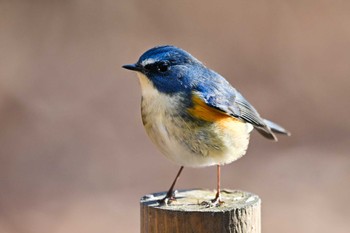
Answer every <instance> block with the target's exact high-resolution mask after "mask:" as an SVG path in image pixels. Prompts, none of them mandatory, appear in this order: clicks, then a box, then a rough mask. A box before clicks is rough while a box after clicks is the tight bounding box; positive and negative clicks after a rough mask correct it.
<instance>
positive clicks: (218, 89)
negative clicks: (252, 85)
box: [122, 45, 290, 206]
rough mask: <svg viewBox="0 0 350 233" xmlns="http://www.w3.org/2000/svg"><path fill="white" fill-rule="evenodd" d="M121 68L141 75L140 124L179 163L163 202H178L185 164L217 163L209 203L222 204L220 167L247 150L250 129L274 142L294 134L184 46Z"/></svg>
mask: <svg viewBox="0 0 350 233" xmlns="http://www.w3.org/2000/svg"><path fill="white" fill-rule="evenodd" d="M122 67H123V68H125V69H128V70H131V71H136V73H137V76H138V79H139V83H140V86H141V96H142V97H141V116H142V122H143V125H144V128H145V130H146V132H147V134H148V136H149V138H150V139H151V141H152V142H153V143H154V144H155V145H156V146H157V148H158V149H159V150H160V152H161V153H162V154H163V155H165V157H167V158H168V159H169V160H171V161H172V162H174V163H175V164H178V165H180V169H179V171H178V173H177V174H176V177H175V179H174V181H173V183H172V184H171V186H170V188H169V190H168V192H167V193H166V195H165V197H164V198H163V199H162V200H160V203H161V204H170V203H171V202H172V201H174V200H176V197H175V192H174V187H175V184H176V182H177V180H178V178H179V177H180V174H181V172H182V170H183V168H184V167H196V168H197V167H206V166H216V167H217V184H216V195H215V197H214V198H213V199H212V200H210V202H208V203H210V204H211V205H213V206H219V205H221V204H222V203H224V202H223V200H222V198H221V194H220V192H221V185H220V179H221V178H220V177H221V169H220V168H221V166H222V165H225V164H229V163H231V162H233V161H235V160H237V159H239V158H241V157H242V156H243V155H244V154H245V153H246V151H247V148H248V144H249V138H250V133H251V132H252V130H253V129H256V130H257V131H258V132H259V133H260V134H261V135H262V136H264V137H265V138H267V139H270V140H273V141H277V137H276V134H282V135H288V136H289V135H290V132H289V131H287V130H286V129H284V128H283V127H282V126H280V125H278V124H276V123H274V122H272V121H270V120H267V119H264V118H262V117H261V116H260V114H259V113H258V111H257V110H256V109H255V108H254V107H253V105H252V104H250V103H249V102H248V100H246V98H244V97H243V95H242V94H241V93H240V92H238V91H237V90H236V89H235V88H234V87H233V86H232V85H231V84H230V83H229V82H228V81H227V80H226V79H225V78H224V77H223V76H221V75H220V74H218V73H217V72H215V71H214V70H211V69H209V68H207V67H206V66H205V65H204V64H203V63H202V62H201V61H199V60H198V59H197V58H195V57H194V56H192V55H191V54H190V53H188V52H187V51H185V50H183V49H181V48H178V47H175V46H173V45H162V46H156V47H154V48H151V49H149V50H147V51H146V52H144V53H143V54H142V55H141V56H140V58H139V59H138V61H137V62H136V63H134V64H128V65H123V66H122Z"/></svg>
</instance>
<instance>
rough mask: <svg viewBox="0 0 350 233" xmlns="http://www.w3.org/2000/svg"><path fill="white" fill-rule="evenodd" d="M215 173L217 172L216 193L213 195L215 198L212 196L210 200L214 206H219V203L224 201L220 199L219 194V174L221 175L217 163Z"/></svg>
mask: <svg viewBox="0 0 350 233" xmlns="http://www.w3.org/2000/svg"><path fill="white" fill-rule="evenodd" d="M216 173H217V180H216V182H217V183H216V185H217V186H216V195H215V198H214V199H213V200H211V203H212V204H213V205H214V206H219V205H221V204H222V203H224V202H223V201H222V200H221V194H220V176H221V170H220V165H219V164H218V165H217V170H216Z"/></svg>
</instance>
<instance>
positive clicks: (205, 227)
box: [140, 189, 261, 233]
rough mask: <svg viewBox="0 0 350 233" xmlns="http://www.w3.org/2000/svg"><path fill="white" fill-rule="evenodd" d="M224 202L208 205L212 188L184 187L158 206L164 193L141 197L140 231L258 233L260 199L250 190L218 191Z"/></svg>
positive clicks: (259, 228)
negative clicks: (173, 197)
mask: <svg viewBox="0 0 350 233" xmlns="http://www.w3.org/2000/svg"><path fill="white" fill-rule="evenodd" d="M221 195H222V200H223V201H224V203H223V204H222V205H221V206H219V207H208V206H206V205H203V204H202V202H208V201H210V200H211V199H213V198H214V197H215V191H209V190H198V189H197V190H184V191H179V192H177V193H176V198H177V199H176V201H173V202H172V203H171V204H169V205H163V206H160V205H159V204H158V200H160V199H162V198H163V197H164V196H165V193H154V194H149V195H146V196H144V197H142V198H141V201H140V205H141V233H175V232H176V233H206V232H208V233H213V232H214V233H221V232H222V233H224V232H227V233H229V232H230V233H231V232H232V233H261V223H260V214H261V213H260V204H261V200H260V198H259V197H258V196H257V195H255V194H252V193H248V192H244V191H237V190H222V192H221Z"/></svg>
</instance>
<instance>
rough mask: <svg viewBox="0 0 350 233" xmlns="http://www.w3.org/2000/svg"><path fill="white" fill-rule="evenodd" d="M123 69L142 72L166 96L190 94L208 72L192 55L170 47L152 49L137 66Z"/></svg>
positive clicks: (142, 57)
mask: <svg viewBox="0 0 350 233" xmlns="http://www.w3.org/2000/svg"><path fill="white" fill-rule="evenodd" d="M123 68H125V69H129V70H134V71H138V72H141V73H142V74H143V75H145V76H146V77H147V78H148V79H149V80H150V81H151V82H152V83H153V85H154V87H155V88H156V89H157V90H158V91H160V92H162V93H165V94H174V93H178V92H190V91H191V89H192V88H193V87H195V86H196V84H197V83H198V82H199V79H200V77H203V72H206V71H207V69H206V68H205V66H203V65H202V63H201V62H199V61H198V60H197V59H196V58H194V57H193V56H192V55H191V54H189V53H188V52H186V51H184V50H182V49H180V48H177V47H174V46H170V45H166V46H159V47H155V48H152V49H150V50H148V51H146V52H145V53H144V54H142V56H141V57H140V58H139V60H138V61H137V62H136V63H135V64H132V65H124V66H123ZM204 76H205V75H204Z"/></svg>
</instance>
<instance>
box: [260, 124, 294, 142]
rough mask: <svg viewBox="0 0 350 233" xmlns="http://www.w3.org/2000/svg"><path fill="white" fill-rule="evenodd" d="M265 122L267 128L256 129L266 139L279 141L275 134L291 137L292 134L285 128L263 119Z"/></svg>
mask: <svg viewBox="0 0 350 233" xmlns="http://www.w3.org/2000/svg"><path fill="white" fill-rule="evenodd" d="M263 121H264V123H265V124H266V126H263V127H256V129H257V130H258V132H259V133H260V134H261V135H263V136H264V137H266V138H268V139H271V140H274V141H277V137H276V136H275V133H276V134H283V135H287V136H290V135H291V133H290V132H289V131H288V130H286V129H285V128H283V127H282V126H280V125H278V124H276V123H274V122H272V121H269V120H266V119H263Z"/></svg>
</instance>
